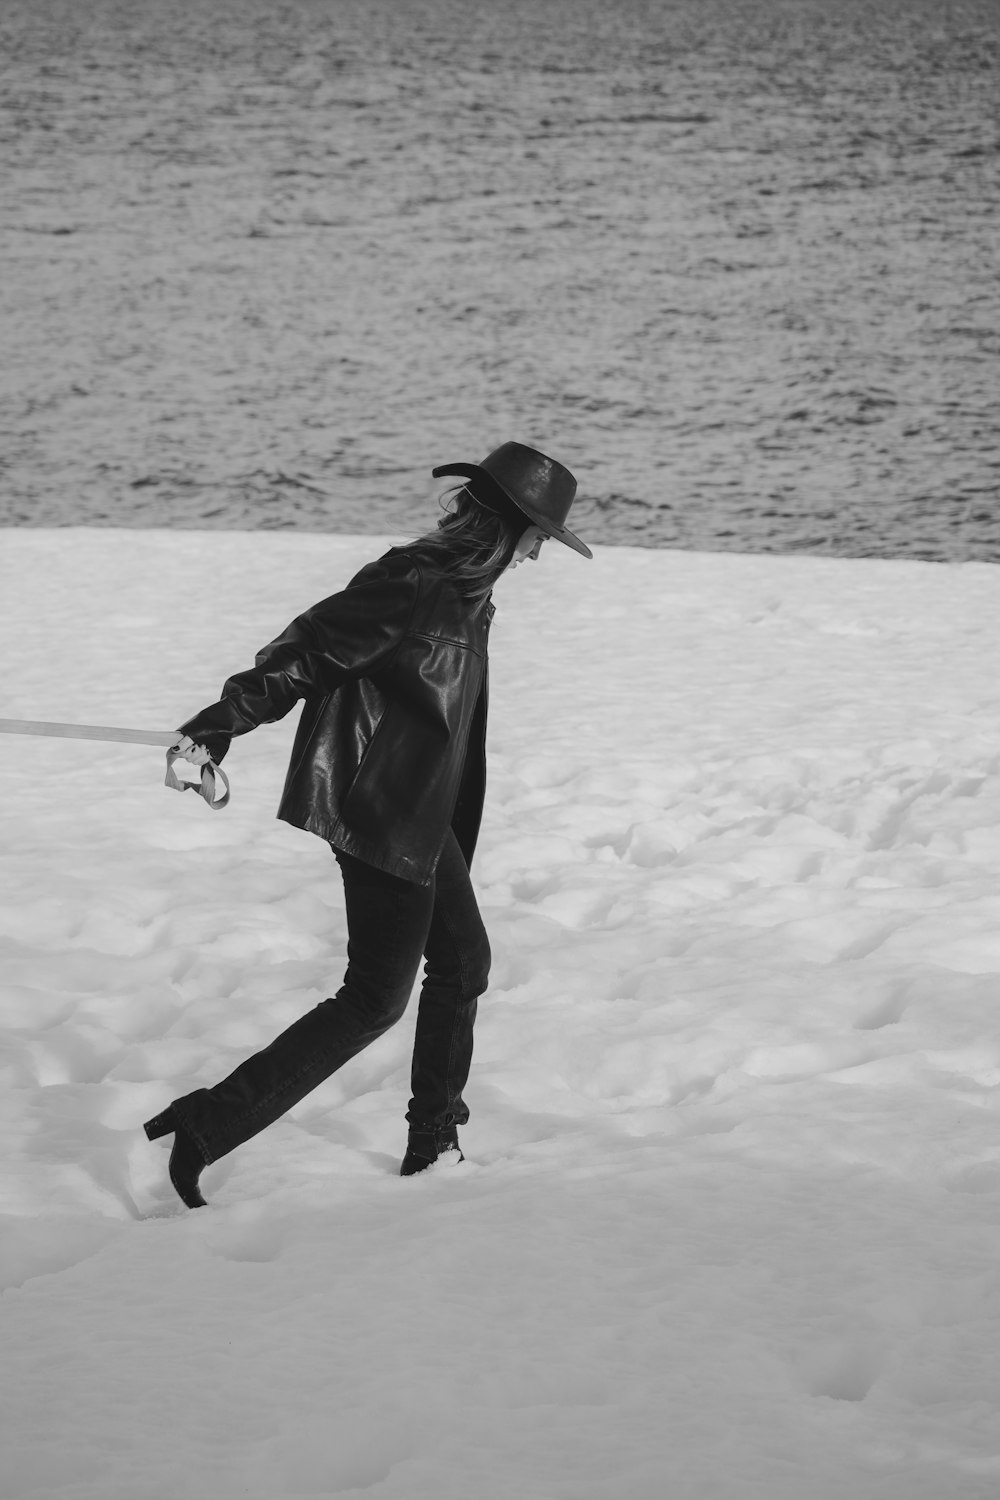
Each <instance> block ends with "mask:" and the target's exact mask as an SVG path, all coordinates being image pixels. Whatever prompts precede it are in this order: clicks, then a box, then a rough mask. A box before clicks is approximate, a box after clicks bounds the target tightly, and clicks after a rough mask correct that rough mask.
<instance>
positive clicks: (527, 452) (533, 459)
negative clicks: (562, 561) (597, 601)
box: [431, 443, 594, 557]
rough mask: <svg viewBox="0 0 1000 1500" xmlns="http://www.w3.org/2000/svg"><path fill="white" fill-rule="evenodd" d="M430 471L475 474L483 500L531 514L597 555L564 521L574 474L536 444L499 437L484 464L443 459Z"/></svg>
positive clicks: (570, 543) (558, 536)
mask: <svg viewBox="0 0 1000 1500" xmlns="http://www.w3.org/2000/svg"><path fill="white" fill-rule="evenodd" d="M431 472H432V473H433V475H434V478H435V479H441V478H443V477H444V475H446V474H458V475H461V476H462V477H463V478H465V479H469V480H471V481H472V483H471V484H469V485H468V489H469V490H470V491H471V492H472V495H473V496H474V498H475V499H476V500H478V501H479V503H480V505H485V506H486V508H487V509H488V510H493V511H496V512H497V513H498V514H499V515H503V516H507V517H508V519H513V520H515V521H516V520H518V519H519V518H520V516H524V517H527V519H528V520H529V521H533V522H534V523H535V525H536V526H540V527H541V529H542V531H544V532H545V534H546V536H551V537H554V538H555V540H556V541H557V542H565V544H566V546H567V547H572V548H573V551H574V552H579V553H580V554H581V555H582V556H583V557H593V555H594V554H593V553H592V552H591V550H590V548H589V547H588V546H587V545H586V544H585V543H584V542H581V540H580V538H579V537H578V536H574V535H573V533H572V532H571V531H568V530H567V529H566V525H565V521H566V517H567V516H568V515H569V511H570V506H571V505H572V504H573V499H574V496H575V495H576V480H575V479H574V478H573V475H572V474H571V473H570V472H569V470H568V469H564V468H563V466H562V464H558V463H556V461H555V459H554V458H546V457H545V454H544V453H539V452H538V450H537V449H536V448H526V447H525V446H524V444H523V443H501V445H500V447H499V448H494V449H493V452H492V453H488V454H487V455H486V457H485V458H484V459H483V461H482V463H481V464H442V465H441V466H440V467H439V468H437V469H433V470H432V471H431ZM512 506H513V508H514V514H513V515H512V514H511V507H512ZM518 513H519V514H518Z"/></svg>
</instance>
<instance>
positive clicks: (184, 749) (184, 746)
mask: <svg viewBox="0 0 1000 1500" xmlns="http://www.w3.org/2000/svg"><path fill="white" fill-rule="evenodd" d="M177 735H178V738H177V743H176V745H174V746H173V749H174V750H175V751H176V752H177V754H178V755H179V756H180V758H181V760H186V761H187V762H188V764H189V765H192V766H203V765H205V763H206V762H207V761H210V760H211V759H212V757H211V756H210V755H209V753H208V751H207V750H206V749H205V746H204V745H196V744H195V742H194V740H192V739H189V738H188V736H187V735H186V734H181V732H180V730H178V731H177Z"/></svg>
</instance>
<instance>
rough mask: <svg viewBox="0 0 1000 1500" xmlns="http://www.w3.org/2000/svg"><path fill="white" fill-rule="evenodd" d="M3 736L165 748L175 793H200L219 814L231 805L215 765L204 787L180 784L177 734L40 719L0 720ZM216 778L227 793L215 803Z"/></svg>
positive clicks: (204, 774) (167, 780)
mask: <svg viewBox="0 0 1000 1500" xmlns="http://www.w3.org/2000/svg"><path fill="white" fill-rule="evenodd" d="M0 734H36V735H46V736H50V737H53V738H56V739H63V740H113V741H116V742H118V743H121V744H126V745H165V746H166V749H167V774H166V776H165V777H164V778H163V784H164V786H168V787H170V788H171V790H172V791H175V792H184V791H188V790H190V791H192V792H198V793H200V795H201V796H202V797H203V798H204V799H205V801H206V802H207V803H208V805H209V807H210V808H212V810H213V812H219V811H220V810H221V809H222V808H223V807H225V806H226V803H227V802H228V801H229V778H228V777H227V776H226V773H225V771H223V770H221V769H220V767H219V766H217V765H216V764H215V763H214V761H207V762H206V763H205V765H203V766H202V768H201V784H200V785H199V784H198V783H197V782H196V781H181V780H180V779H179V778H178V776H177V774H176V772H175V771H174V761H175V760H178V759H179V755H178V752H177V748H176V747H177V740H178V734H177V731H176V730H172V731H170V730H160V729H115V728H112V727H111V726H109V725H107V724H47V723H45V722H44V721H42V720H39V719H0ZM216 777H218V778H219V780H220V781H221V782H222V785H223V786H224V787H225V791H224V792H223V794H222V796H221V797H220V798H219V800H218V801H216V800H215V790H216V787H215V782H216Z"/></svg>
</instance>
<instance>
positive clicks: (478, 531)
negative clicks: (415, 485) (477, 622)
mask: <svg viewBox="0 0 1000 1500" xmlns="http://www.w3.org/2000/svg"><path fill="white" fill-rule="evenodd" d="M449 495H450V498H451V501H452V504H451V505H450V506H449V507H448V508H447V509H446V510H445V513H444V515H443V516H442V517H441V519H440V521H439V522H438V523H437V530H436V531H428V532H427V533H425V535H424V536H420V537H417V539H416V541H414V542H411V543H409V546H410V547H412V548H413V549H414V550H417V549H419V550H420V551H421V552H422V553H424V554H425V555H429V556H431V557H435V558H437V559H438V560H439V561H440V562H441V563H442V565H443V566H444V567H446V568H447V570H448V572H449V574H450V575H451V578H452V579H453V581H454V582H455V584H456V585H457V587H458V592H459V594H460V595H461V597H462V598H463V599H465V600H466V601H467V602H468V603H469V604H472V605H473V606H474V613H477V614H478V613H479V611H480V610H481V609H482V608H483V606H484V605H485V603H486V599H487V597H488V595H489V592H490V590H491V589H492V587H493V585H494V584H495V583H496V581H497V579H498V578H499V577H500V575H501V573H503V571H504V570H505V569H506V568H508V567H509V566H510V564H511V562H512V561H513V558H514V552H515V550H516V548H517V543H518V541H519V539H520V537H521V536H522V534H523V533H524V531H526V530H527V528H528V527H529V526H530V525H531V522H530V521H529V520H528V517H527V516H525V517H524V524H523V525H522V526H520V527H517V528H515V527H513V526H512V524H511V522H510V521H508V520H507V519H506V518H505V517H503V516H498V515H497V514H496V512H495V511H492V510H488V509H487V508H486V506H485V505H480V503H479V501H478V500H476V499H475V497H474V496H473V495H472V493H471V491H470V490H469V489H468V487H467V486H466V485H462V486H460V488H459V489H457V490H451V491H450V492H449ZM443 503H444V502H443V501H442V504H443Z"/></svg>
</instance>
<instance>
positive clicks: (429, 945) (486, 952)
mask: <svg viewBox="0 0 1000 1500" xmlns="http://www.w3.org/2000/svg"><path fill="white" fill-rule="evenodd" d="M334 853H335V855H336V857H337V862H338V864H339V865H340V869H341V873H342V875H343V878H344V895H345V898H346V903H347V934H348V937H347V972H346V974H345V975H344V983H343V984H342V986H341V988H340V989H339V990H338V992H337V994H336V995H334V996H333V998H332V999H330V1000H323V1001H321V1003H320V1004H319V1005H317V1006H316V1007H315V1009H314V1010H311V1011H310V1012H309V1013H308V1014H307V1015H305V1016H303V1017H302V1019H301V1020H299V1021H295V1022H293V1024H292V1025H291V1026H289V1027H288V1029H287V1031H283V1032H282V1033H281V1035H280V1036H279V1037H276V1038H275V1040H274V1041H273V1042H272V1043H271V1044H270V1046H269V1047H265V1048H264V1050H263V1051H262V1052H258V1053H256V1054H255V1055H254V1056H253V1057H250V1058H248V1059H247V1061H246V1062H244V1063H241V1064H240V1066H239V1067H238V1068H237V1069H236V1071H235V1072H233V1073H230V1075H229V1077H228V1078H225V1079H223V1081H222V1082H221V1083H219V1084H216V1086H215V1087H214V1088H210V1089H195V1091H194V1092H193V1093H191V1094H185V1095H184V1096H183V1097H182V1098H180V1099H176V1100H175V1101H174V1103H173V1109H174V1113H175V1115H176V1118H177V1120H178V1122H179V1124H180V1127H181V1129H182V1130H183V1131H184V1132H185V1134H187V1135H189V1136H190V1137H191V1139H192V1140H193V1141H194V1142H195V1143H196V1144H197V1146H198V1148H199V1149H200V1151H201V1153H202V1156H203V1157H204V1159H205V1162H206V1164H207V1163H208V1162H213V1161H217V1160H218V1158H219V1157H220V1156H225V1155H226V1153H227V1152H228V1151H232V1150H233V1149H234V1147H236V1146H239V1145H241V1144H242V1142H243V1141H246V1140H249V1139H250V1137H251V1136H252V1135H256V1134H257V1132H258V1131H259V1130H263V1129H264V1127H265V1126H267V1125H270V1124H272V1122H273V1121H275V1120H277V1119H278V1118H279V1116H281V1115H283V1114H284V1113H285V1111H286V1110H287V1109H291V1107H292V1105H293V1104H297V1103H298V1101H299V1100H300V1099H302V1098H304V1097H305V1095H306V1094H308V1093H309V1092H310V1091H311V1090H312V1089H314V1088H315V1087H316V1086H317V1084H320V1083H322V1082H323V1080H324V1079H325V1078H329V1076H330V1074H331V1073H335V1072H336V1071H337V1069H338V1068H340V1067H342V1066H343V1064H344V1063H345V1062H347V1061H348V1059H349V1058H352V1057H353V1056H354V1055H355V1053H357V1052H360V1051H361V1050H362V1049H363V1048H364V1047H367V1046H368V1045H369V1043H371V1042H374V1041H375V1039H376V1038H377V1037H380V1036H381V1035H382V1034H383V1032H385V1031H388V1029H389V1027H390V1026H392V1025H393V1024H394V1023H395V1022H396V1021H398V1020H399V1018H400V1016H401V1015H402V1014H403V1011H404V1010H405V1009H406V1004H407V1001H408V1000H409V998H410V994H411V992H412V990H413V984H414V981H415V979H416V975H417V969H418V967H419V965H420V959H421V957H422V956H425V957H426V960H427V962H426V964H425V966H424V981H423V986H422V988H421V991H420V1004H419V1008H418V1010H417V1027H416V1040H415V1042H414V1047H413V1069H412V1074H411V1085H410V1086H411V1088H412V1091H413V1097H412V1098H411V1100H410V1106H409V1109H408V1110H407V1113H406V1118H407V1120H408V1121H409V1122H410V1124H411V1126H416V1127H421V1126H422V1127H425V1128H431V1129H433V1128H434V1127H440V1126H445V1125H464V1124H465V1122H466V1121H467V1120H468V1118H469V1111H468V1108H467V1106H466V1104H465V1101H464V1100H463V1098H462V1090H463V1089H464V1087H465V1084H466V1082H467V1080H468V1077H469V1068H470V1065H471V1063H472V1029H473V1025H474V1023H475V1019H476V1004H477V1000H478V998H479V996H480V995H481V994H482V993H483V991H484V990H485V989H486V986H487V984H488V982H489V972H490V945H489V940H488V938H487V936H486V929H485V927H484V926H483V921H482V917H481V916H480V914H479V907H478V906H477V904H476V897H475V894H474V892H473V889H472V882H471V880H470V878H469V872H468V869H467V868H466V864H465V860H464V858H463V857H462V852H461V850H460V849H459V847H458V842H457V840H456V839H455V835H454V833H452V832H451V831H450V830H449V833H448V839H447V842H446V843H445V846H444V850H443V852H442V854H441V858H440V860H439V862H438V866H437V870H436V871H435V875H434V879H433V880H432V882H431V884H430V885H429V886H419V885H415V884H414V883H413V882H412V881H408V880H401V879H400V878H399V877H398V876H396V875H387V874H386V873H385V872H384V871H382V870H377V869H375V867H374V866H373V865H367V864H365V863H364V862H363V861H362V860H360V859H355V858H354V856H353V855H350V854H345V853H344V852H343V851H342V850H340V849H335V850H334Z"/></svg>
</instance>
